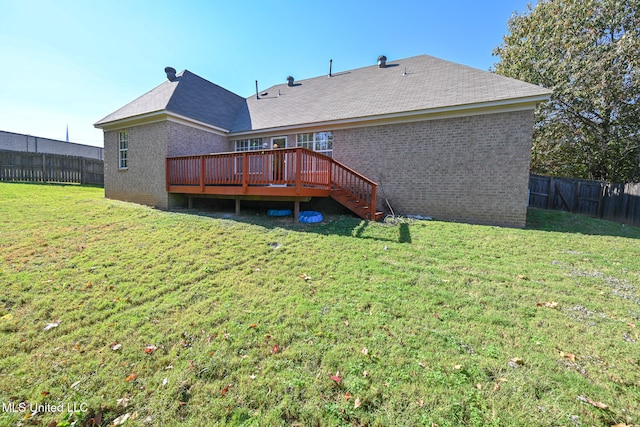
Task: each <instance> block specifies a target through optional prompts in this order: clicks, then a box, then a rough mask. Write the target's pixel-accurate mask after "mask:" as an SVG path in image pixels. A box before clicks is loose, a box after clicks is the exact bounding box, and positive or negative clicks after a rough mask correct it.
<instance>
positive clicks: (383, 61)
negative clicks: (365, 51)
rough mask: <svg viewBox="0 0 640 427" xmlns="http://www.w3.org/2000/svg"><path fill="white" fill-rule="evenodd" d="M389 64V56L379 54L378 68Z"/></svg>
mask: <svg viewBox="0 0 640 427" xmlns="http://www.w3.org/2000/svg"><path fill="white" fill-rule="evenodd" d="M386 66H387V57H386V56H384V55H380V56H378V68H384V67H386Z"/></svg>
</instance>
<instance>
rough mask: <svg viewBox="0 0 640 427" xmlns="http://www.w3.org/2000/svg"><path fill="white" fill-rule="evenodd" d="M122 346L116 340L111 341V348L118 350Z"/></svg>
mask: <svg viewBox="0 0 640 427" xmlns="http://www.w3.org/2000/svg"><path fill="white" fill-rule="evenodd" d="M121 348H122V344H118V343H117V342H112V343H111V350H113V351H118V350H120V349H121Z"/></svg>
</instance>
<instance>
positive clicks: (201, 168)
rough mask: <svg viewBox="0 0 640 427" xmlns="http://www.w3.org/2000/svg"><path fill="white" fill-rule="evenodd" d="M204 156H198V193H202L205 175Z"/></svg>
mask: <svg viewBox="0 0 640 427" xmlns="http://www.w3.org/2000/svg"><path fill="white" fill-rule="evenodd" d="M204 168H205V161H204V156H200V192H202V193H204V175H205V170H204Z"/></svg>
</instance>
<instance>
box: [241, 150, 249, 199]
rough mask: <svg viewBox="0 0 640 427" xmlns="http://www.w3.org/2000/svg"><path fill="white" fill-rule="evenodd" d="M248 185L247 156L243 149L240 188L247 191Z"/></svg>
mask: <svg viewBox="0 0 640 427" xmlns="http://www.w3.org/2000/svg"><path fill="white" fill-rule="evenodd" d="M248 186H249V156H248V154H247V152H246V151H245V152H244V153H242V188H243V192H245V193H246V192H247V187H248Z"/></svg>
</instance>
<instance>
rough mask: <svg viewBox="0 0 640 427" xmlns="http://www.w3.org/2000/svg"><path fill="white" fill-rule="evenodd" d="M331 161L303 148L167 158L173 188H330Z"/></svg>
mask: <svg viewBox="0 0 640 427" xmlns="http://www.w3.org/2000/svg"><path fill="white" fill-rule="evenodd" d="M330 182H331V158H330V157H327V156H323V155H322V154H318V153H316V152H313V151H311V150H307V149H304V148H282V149H275V150H260V151H242V152H234V153H220V154H205V155H200V156H182V157H169V158H167V190H168V189H169V187H173V186H200V187H201V188H202V189H204V188H205V187H208V186H233V185H237V186H243V187H246V186H265V185H282V186H287V185H290V186H297V187H305V188H310V187H312V188H325V189H327V190H329V189H330Z"/></svg>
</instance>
